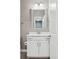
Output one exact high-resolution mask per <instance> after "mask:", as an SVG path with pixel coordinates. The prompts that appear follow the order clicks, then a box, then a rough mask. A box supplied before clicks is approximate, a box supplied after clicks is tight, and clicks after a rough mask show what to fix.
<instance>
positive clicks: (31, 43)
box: [27, 41, 38, 57]
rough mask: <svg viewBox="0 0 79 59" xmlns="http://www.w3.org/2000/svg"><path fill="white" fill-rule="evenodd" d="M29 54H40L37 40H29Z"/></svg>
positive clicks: (32, 55) (29, 55) (34, 55)
mask: <svg viewBox="0 0 79 59" xmlns="http://www.w3.org/2000/svg"><path fill="white" fill-rule="evenodd" d="M27 56H28V57H37V56H38V47H37V42H36V41H27Z"/></svg>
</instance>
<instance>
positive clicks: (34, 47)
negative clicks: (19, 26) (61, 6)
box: [27, 33, 50, 58]
mask: <svg viewBox="0 0 79 59" xmlns="http://www.w3.org/2000/svg"><path fill="white" fill-rule="evenodd" d="M49 48H50V34H49V33H47V34H46V33H40V34H36V33H30V34H28V35H27V56H28V57H30V58H46V57H50V53H49V52H50V50H49Z"/></svg>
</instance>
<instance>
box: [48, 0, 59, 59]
mask: <svg viewBox="0 0 79 59" xmlns="http://www.w3.org/2000/svg"><path fill="white" fill-rule="evenodd" d="M57 15H58V14H57V0H49V20H50V21H49V22H50V23H49V29H50V32H51V40H50V59H57V58H58V39H57V35H58V34H57V33H58V32H57V30H58V29H57V26H58V23H57V18H58V17H57Z"/></svg>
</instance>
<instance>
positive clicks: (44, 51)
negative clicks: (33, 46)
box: [39, 41, 50, 57]
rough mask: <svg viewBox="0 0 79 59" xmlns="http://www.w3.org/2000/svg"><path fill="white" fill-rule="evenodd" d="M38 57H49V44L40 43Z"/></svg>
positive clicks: (46, 42)
mask: <svg viewBox="0 0 79 59" xmlns="http://www.w3.org/2000/svg"><path fill="white" fill-rule="evenodd" d="M39 50H40V52H39V57H49V52H50V51H49V42H48V41H41V46H40V48H39Z"/></svg>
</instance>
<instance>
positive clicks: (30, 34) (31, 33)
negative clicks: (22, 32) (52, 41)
mask: <svg viewBox="0 0 79 59" xmlns="http://www.w3.org/2000/svg"><path fill="white" fill-rule="evenodd" d="M27 36H46V37H47V36H50V33H49V32H40V33H38V32H29V34H28V35H27Z"/></svg>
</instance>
